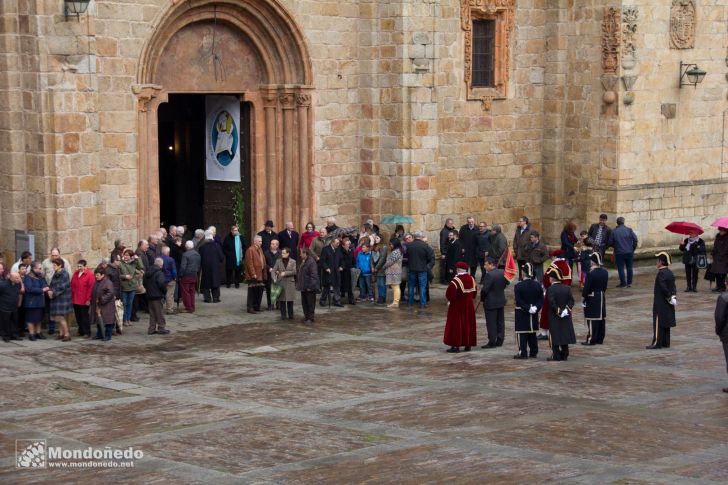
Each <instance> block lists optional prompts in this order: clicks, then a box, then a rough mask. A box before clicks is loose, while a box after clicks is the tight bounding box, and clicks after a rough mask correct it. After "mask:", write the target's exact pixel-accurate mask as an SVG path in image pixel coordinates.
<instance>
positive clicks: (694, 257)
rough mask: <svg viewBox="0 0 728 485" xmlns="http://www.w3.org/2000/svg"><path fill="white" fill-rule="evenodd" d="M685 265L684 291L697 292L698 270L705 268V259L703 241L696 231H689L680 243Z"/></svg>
mask: <svg viewBox="0 0 728 485" xmlns="http://www.w3.org/2000/svg"><path fill="white" fill-rule="evenodd" d="M680 251H681V252H682V253H683V258H682V259H683V264H684V265H685V279H686V280H687V288H686V289H685V291H686V292H691V291H692V292H693V293H697V292H698V290H697V285H698V272H699V271H700V269H705V268H706V266H707V260H706V256H705V241H703V240H702V239H701V238H700V236H698V233H697V231H693V232H691V233H690V234H689V235H688V237H686V238H685V240H684V241H683V242H682V244H681V245H680Z"/></svg>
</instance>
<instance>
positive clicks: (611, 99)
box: [601, 74, 619, 114]
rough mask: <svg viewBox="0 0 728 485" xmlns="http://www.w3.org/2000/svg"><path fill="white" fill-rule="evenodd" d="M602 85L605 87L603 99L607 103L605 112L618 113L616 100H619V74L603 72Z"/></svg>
mask: <svg viewBox="0 0 728 485" xmlns="http://www.w3.org/2000/svg"><path fill="white" fill-rule="evenodd" d="M601 81H602V87H603V88H604V95H603V96H602V101H604V104H605V105H606V106H605V107H604V110H605V111H604V113H611V112H614V113H615V114H616V108H615V107H616V104H615V103H616V102H617V89H618V83H619V76H617V75H616V74H603V75H602V77H601Z"/></svg>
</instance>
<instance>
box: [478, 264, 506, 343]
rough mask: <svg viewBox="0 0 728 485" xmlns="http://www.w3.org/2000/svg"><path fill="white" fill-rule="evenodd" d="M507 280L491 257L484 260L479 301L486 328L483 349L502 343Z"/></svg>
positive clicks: (504, 325) (504, 328)
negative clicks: (485, 339) (486, 335)
mask: <svg viewBox="0 0 728 485" xmlns="http://www.w3.org/2000/svg"><path fill="white" fill-rule="evenodd" d="M508 284H509V283H508V280H507V279H506V277H505V274H504V273H503V270H502V269H498V268H497V267H496V262H495V261H494V260H493V259H492V258H487V259H486V260H485V274H484V275H483V279H482V281H481V285H482V288H481V290H480V301H482V302H483V310H485V326H486V328H487V330H488V343H487V344H485V345H483V346H482V347H481V348H483V349H492V348H494V347H500V346H501V345H503V340H505V333H506V320H505V313H504V307H505V306H506V291H505V290H506V286H508Z"/></svg>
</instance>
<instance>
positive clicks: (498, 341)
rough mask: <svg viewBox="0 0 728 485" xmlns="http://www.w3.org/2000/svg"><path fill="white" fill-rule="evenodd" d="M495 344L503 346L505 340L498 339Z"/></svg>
mask: <svg viewBox="0 0 728 485" xmlns="http://www.w3.org/2000/svg"><path fill="white" fill-rule="evenodd" d="M495 346H496V347H503V341H502V340H496V342H495Z"/></svg>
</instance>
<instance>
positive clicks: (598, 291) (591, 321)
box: [581, 253, 609, 345]
mask: <svg viewBox="0 0 728 485" xmlns="http://www.w3.org/2000/svg"><path fill="white" fill-rule="evenodd" d="M591 261H592V263H591V269H590V270H589V272H588V273H587V274H586V279H585V280H584V289H583V290H582V291H581V297H582V298H583V300H582V306H583V307H584V319H585V320H586V326H587V329H588V333H587V335H586V341H584V342H582V343H581V345H598V344H603V343H604V334H605V332H606V318H607V300H606V294H607V283H608V282H609V272H608V271H607V270H606V269H604V268H602V257H601V255H600V254H599V253H593V254H592V255H591Z"/></svg>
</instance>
